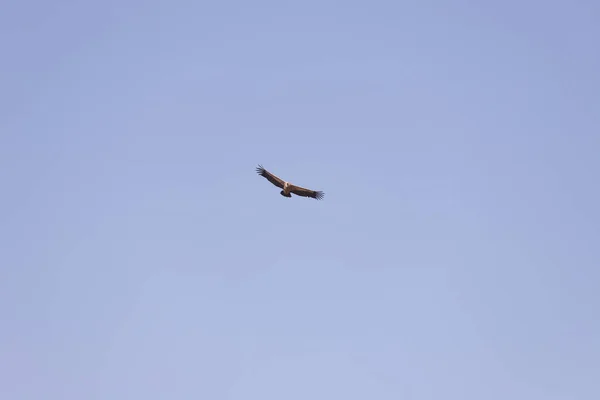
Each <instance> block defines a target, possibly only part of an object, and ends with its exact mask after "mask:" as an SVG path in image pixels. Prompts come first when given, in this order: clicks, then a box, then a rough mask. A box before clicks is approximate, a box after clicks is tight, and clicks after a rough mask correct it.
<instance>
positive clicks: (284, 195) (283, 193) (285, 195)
mask: <svg viewBox="0 0 600 400" xmlns="http://www.w3.org/2000/svg"><path fill="white" fill-rule="evenodd" d="M279 193H280V194H281V195H282V196H283V197H292V194H291V193H288V194H285V192H284V191H283V190H282V191H281V192H279Z"/></svg>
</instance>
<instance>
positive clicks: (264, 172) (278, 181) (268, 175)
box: [256, 165, 284, 189]
mask: <svg viewBox="0 0 600 400" xmlns="http://www.w3.org/2000/svg"><path fill="white" fill-rule="evenodd" d="M256 172H257V173H258V174H259V175H260V176H262V177H264V178H266V179H267V180H268V181H269V182H271V183H272V184H273V185H275V186H277V187H279V188H282V189H283V183H284V182H283V180H282V179H281V178H278V177H277V176H275V175H273V174H272V173H270V172H269V171H267V170H266V169H264V168H263V166H262V165H259V166H258V168H256Z"/></svg>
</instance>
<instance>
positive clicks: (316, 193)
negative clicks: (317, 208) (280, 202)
mask: <svg viewBox="0 0 600 400" xmlns="http://www.w3.org/2000/svg"><path fill="white" fill-rule="evenodd" d="M256 172H257V173H258V174H259V175H260V176H262V177H264V178H266V179H267V180H268V181H269V182H271V183H272V184H273V185H275V186H277V187H279V188H281V189H283V190H282V191H281V192H279V193H280V194H281V195H282V196H283V197H292V193H293V194H295V195H296V196H302V197H311V198H313V199H317V200H321V199H322V198H323V197H324V196H325V193H323V192H321V191H320V190H310V189H305V188H303V187H300V186H296V185H292V184H291V183H289V182H286V181H284V180H283V179H281V178H279V177H277V176H275V175H273V174H272V173H270V172H269V171H267V170H266V169H264V168H263V166H262V165H260V164H259V165H258V167H257V168H256Z"/></svg>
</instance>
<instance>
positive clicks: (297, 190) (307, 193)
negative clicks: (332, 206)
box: [289, 185, 325, 200]
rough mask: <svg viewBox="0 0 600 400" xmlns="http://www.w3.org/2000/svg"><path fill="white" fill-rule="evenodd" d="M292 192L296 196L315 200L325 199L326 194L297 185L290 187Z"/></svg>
mask: <svg viewBox="0 0 600 400" xmlns="http://www.w3.org/2000/svg"><path fill="white" fill-rule="evenodd" d="M289 188H290V192H291V193H294V194H295V195H296V196H302V197H312V198H313V199H317V200H321V199H322V198H323V197H325V193H323V192H321V191H320V190H310V189H306V188H303V187H300V186H296V185H290V186H289Z"/></svg>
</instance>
